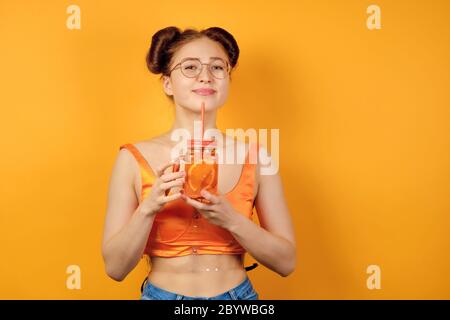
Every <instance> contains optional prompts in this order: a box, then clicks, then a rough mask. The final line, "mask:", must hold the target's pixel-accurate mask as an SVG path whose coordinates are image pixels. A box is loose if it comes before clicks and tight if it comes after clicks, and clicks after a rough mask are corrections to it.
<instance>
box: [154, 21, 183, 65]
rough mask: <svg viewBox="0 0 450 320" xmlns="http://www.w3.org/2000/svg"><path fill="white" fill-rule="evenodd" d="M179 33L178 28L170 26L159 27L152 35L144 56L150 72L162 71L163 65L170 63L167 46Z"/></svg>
mask: <svg viewBox="0 0 450 320" xmlns="http://www.w3.org/2000/svg"><path fill="white" fill-rule="evenodd" d="M180 34H181V32H180V29H178V28H177V27H173V26H172V27H167V28H164V29H161V30H159V31H158V32H156V33H155V34H154V35H153V37H152V44H151V46H150V50H149V51H148V53H147V58H146V61H147V68H148V69H149V70H150V72H152V73H155V74H159V73H162V72H163V71H164V67H165V66H167V65H168V64H169V63H170V61H168V59H169V58H170V57H168V55H167V48H168V47H169V46H170V44H171V43H173V42H174V41H176V40H177V38H178V37H179V36H180Z"/></svg>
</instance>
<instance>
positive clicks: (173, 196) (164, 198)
mask: <svg viewBox="0 0 450 320" xmlns="http://www.w3.org/2000/svg"><path fill="white" fill-rule="evenodd" d="M181 195H182V194H181V192H177V193H174V194H171V195H170V196H165V197H163V198H162V201H163V202H164V203H166V202H169V201H173V200H176V199H179V198H181Z"/></svg>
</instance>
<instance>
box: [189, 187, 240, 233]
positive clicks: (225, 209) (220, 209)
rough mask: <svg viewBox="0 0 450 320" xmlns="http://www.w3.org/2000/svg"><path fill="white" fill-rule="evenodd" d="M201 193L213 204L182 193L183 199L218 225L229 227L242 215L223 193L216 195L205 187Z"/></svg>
mask: <svg viewBox="0 0 450 320" xmlns="http://www.w3.org/2000/svg"><path fill="white" fill-rule="evenodd" d="M200 194H201V195H202V196H203V197H204V198H205V199H206V200H209V201H210V202H211V204H206V203H202V202H199V201H196V200H194V199H192V198H189V197H188V196H186V195H185V194H182V195H181V199H183V200H184V201H186V202H187V203H188V204H190V205H191V206H193V207H194V208H196V209H197V210H198V211H199V212H200V213H201V214H202V216H203V217H205V218H206V219H208V220H209V221H210V222H211V223H213V224H215V225H218V226H219V227H222V228H224V229H227V230H228V229H229V228H230V227H231V226H232V225H233V224H234V223H236V220H237V219H238V218H239V217H240V215H239V213H238V212H236V210H234V208H233V206H232V205H231V203H230V202H229V201H228V199H226V198H225V197H224V196H222V195H214V194H211V193H210V192H208V191H206V190H205V189H203V190H202V191H201V192H200Z"/></svg>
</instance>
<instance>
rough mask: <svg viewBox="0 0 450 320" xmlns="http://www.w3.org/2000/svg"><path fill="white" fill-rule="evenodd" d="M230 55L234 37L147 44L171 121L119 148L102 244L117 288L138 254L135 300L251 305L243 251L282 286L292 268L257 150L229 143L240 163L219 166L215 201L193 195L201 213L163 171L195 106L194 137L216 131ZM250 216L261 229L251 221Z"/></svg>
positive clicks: (233, 58) (289, 231) (217, 34)
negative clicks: (140, 282)
mask: <svg viewBox="0 0 450 320" xmlns="http://www.w3.org/2000/svg"><path fill="white" fill-rule="evenodd" d="M238 56H239V48H238V45H237V43H236V41H235V39H234V37H233V36H232V35H231V34H230V33H228V32H227V31H225V30H224V29H222V28H218V27H213V28H208V29H206V30H202V31H197V30H192V29H187V30H185V31H183V32H182V31H180V30H179V29H178V28H176V27H167V28H164V29H162V30H160V31H158V32H157V33H156V34H154V36H153V38H152V43H151V47H150V50H149V52H148V54H147V66H148V68H149V70H150V71H151V72H152V73H155V74H161V75H162V76H161V80H162V82H163V89H164V91H165V93H166V95H167V96H168V97H169V98H170V99H171V100H172V102H173V104H174V106H175V121H174V123H173V125H172V128H171V129H170V130H169V131H168V132H165V133H162V134H161V135H159V136H156V137H153V138H151V139H148V140H144V141H140V142H137V143H134V144H131V143H127V144H124V145H122V146H121V147H120V151H119V152H118V156H117V158H116V161H115V164H114V167H113V171H112V175H111V179H110V185H109V194H108V207H107V214H106V220H105V227H104V236H103V243H102V254H103V258H104V262H105V269H106V273H107V274H108V275H109V276H110V277H111V278H113V279H114V280H117V281H122V280H123V279H124V278H125V277H126V276H127V274H128V273H129V272H131V271H132V270H133V269H134V268H135V266H136V265H137V264H138V262H139V261H140V259H141V257H142V256H143V255H147V256H148V257H149V258H150V259H151V266H152V267H151V271H150V272H149V274H148V277H147V278H146V285H145V287H144V288H143V292H142V296H141V299H169V300H170V299H236V300H245V299H258V297H259V295H258V293H257V292H256V291H255V289H254V288H253V286H252V284H251V282H250V280H249V278H248V277H247V274H246V271H247V270H246V269H248V268H244V255H245V252H249V253H250V254H251V255H252V256H253V257H254V258H255V259H256V260H257V261H258V262H260V263H261V264H263V265H264V266H266V267H267V268H269V269H271V270H273V271H275V272H276V273H278V274H280V275H281V276H283V277H286V276H288V275H289V274H291V273H292V272H293V270H294V268H295V264H296V244H295V236H294V230H293V226H292V222H291V218H290V214H289V211H288V208H287V205H286V201H285V198H284V193H283V187H282V182H281V178H280V176H279V175H278V174H273V175H262V174H260V170H259V169H260V166H259V163H258V162H256V163H255V162H253V163H252V162H251V161H249V159H250V156H249V155H250V154H251V153H252V152H255V151H256V152H255V153H257V150H258V149H257V148H258V146H259V145H257V146H256V147H255V145H252V144H251V143H248V144H247V143H245V142H239V141H236V139H234V137H231V139H233V141H234V142H235V143H236V144H238V145H239V144H241V146H244V147H245V151H246V158H245V162H244V163H242V161H241V163H238V164H228V163H227V164H225V163H224V164H220V163H219V169H218V171H219V173H218V194H216V195H214V194H211V193H208V192H206V193H204V194H203V196H204V197H205V198H206V199H207V200H209V204H206V203H202V202H198V201H196V200H193V199H191V198H189V197H187V196H185V195H184V194H183V193H182V192H171V190H172V189H173V188H175V187H179V189H178V190H180V188H181V187H182V186H183V183H184V182H185V173H184V171H181V172H173V171H172V164H173V161H171V160H173V159H171V150H172V148H174V146H175V144H176V143H177V142H176V141H173V140H172V139H171V136H172V133H173V132H174V130H177V129H186V130H188V131H189V132H190V134H191V136H192V137H193V136H194V133H193V126H194V120H199V119H200V117H199V115H200V112H201V110H200V107H201V104H202V103H204V104H205V114H204V130H205V131H206V130H207V129H216V130H217V127H216V114H217V110H218V109H219V108H220V107H221V106H222V105H223V104H224V103H225V101H226V99H227V97H228V89H229V84H230V75H231V71H232V70H234V68H235V66H236V64H237V60H238ZM255 80H256V79H255ZM257 81H263V79H257ZM219 132H220V131H219ZM221 134H222V133H221ZM229 139H230V137H229V136H226V135H224V134H223V140H224V141H229ZM220 140H221V139H219V140H218V143H219V144H218V148H220V149H221V150H224V149H223V148H225V144H224V143H222V144H221V143H220ZM253 207H255V208H256V211H257V213H258V218H259V221H260V225H261V226H258V225H257V224H255V223H253V221H252V219H251V218H252V211H253ZM141 290H142V289H141Z"/></svg>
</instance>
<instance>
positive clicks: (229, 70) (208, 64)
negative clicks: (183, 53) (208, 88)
mask: <svg viewBox="0 0 450 320" xmlns="http://www.w3.org/2000/svg"><path fill="white" fill-rule="evenodd" d="M188 60H197V61H198V62H200V65H201V66H202V68H201V69H200V72H199V73H198V75H196V76H193V77H188V76H187V75H185V74H184V72H183V70H181V69H180V71H181V73H182V74H183V76H185V77H186V78H191V79H192V78H195V77H198V76H199V75H201V74H202V71H203V65H207V66H208V71H209V72H210V73H211V75H212V76H213V77H214V78H216V79H219V80H222V79H225V78H226V77H223V78H217V77H216V76H214V74H213V73H212V71H211V69H210V66H211V63H212V62H214V61H215V60H222V61H224V62H225V63H226V66H227V75H230V72H231V68H230V64H229V63H228V61H226V60H223V59H222V58H214V59H213V61H211V62H210V63H202V62H201V61H200V59H199V58H184V59H182V60H181V61H180V62H179V63H177V64H176V65H175V66H174V67H173V68H172V69H171V70H170V71H169V73H168V76H170V75H171V73H172V71H174V70H175V69H178V67H181V64H182V63H183V62H185V61H188Z"/></svg>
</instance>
